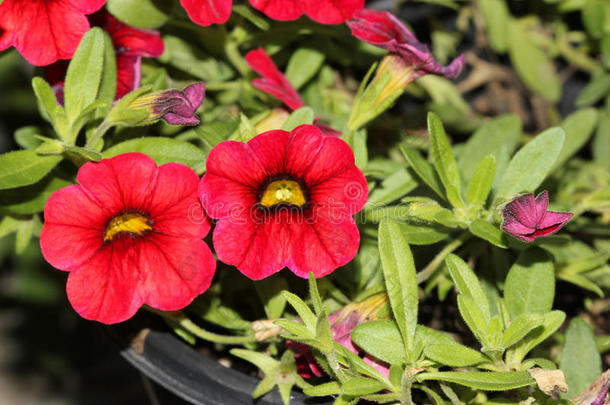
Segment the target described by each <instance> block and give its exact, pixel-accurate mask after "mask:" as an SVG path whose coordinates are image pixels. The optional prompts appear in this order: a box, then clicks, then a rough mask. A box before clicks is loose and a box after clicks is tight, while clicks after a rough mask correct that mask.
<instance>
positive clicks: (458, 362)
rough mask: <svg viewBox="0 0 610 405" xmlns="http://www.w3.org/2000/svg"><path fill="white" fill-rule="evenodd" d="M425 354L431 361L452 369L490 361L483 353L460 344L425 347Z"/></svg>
mask: <svg viewBox="0 0 610 405" xmlns="http://www.w3.org/2000/svg"><path fill="white" fill-rule="evenodd" d="M424 353H425V354H426V357H428V358H429V359H431V360H433V361H435V362H437V363H439V364H443V365H446V366H450V367H467V366H474V365H476V364H480V363H486V362H489V361H490V360H489V358H488V357H487V356H485V355H483V354H482V353H480V352H478V351H476V350H474V349H471V348H469V347H466V346H463V345H461V344H458V343H452V344H433V345H428V346H424Z"/></svg>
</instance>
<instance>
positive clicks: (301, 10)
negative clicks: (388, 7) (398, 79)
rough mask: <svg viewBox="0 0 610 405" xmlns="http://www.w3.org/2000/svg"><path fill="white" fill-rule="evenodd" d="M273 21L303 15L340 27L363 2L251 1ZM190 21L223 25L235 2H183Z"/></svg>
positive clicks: (348, 0)
mask: <svg viewBox="0 0 610 405" xmlns="http://www.w3.org/2000/svg"><path fill="white" fill-rule="evenodd" d="M249 1H250V4H251V5H252V7H254V8H256V9H257V10H260V11H262V12H263V13H265V14H266V15H267V16H268V17H270V18H273V19H274V20H283V21H286V20H296V19H297V18H299V17H300V16H302V15H303V14H305V15H307V16H308V17H309V18H311V19H312V20H314V21H317V22H319V23H322V24H339V23H342V22H344V21H345V20H347V19H348V18H350V17H351V16H352V15H353V14H354V12H356V11H358V10H360V9H361V8H362V7H364V0H249ZM180 4H182V7H184V9H185V10H186V12H187V14H188V15H189V18H190V19H191V20H192V21H193V22H194V23H196V24H199V25H204V26H206V25H210V24H222V23H224V22H226V21H227V20H228V19H229V16H230V15H231V6H232V4H233V0H180Z"/></svg>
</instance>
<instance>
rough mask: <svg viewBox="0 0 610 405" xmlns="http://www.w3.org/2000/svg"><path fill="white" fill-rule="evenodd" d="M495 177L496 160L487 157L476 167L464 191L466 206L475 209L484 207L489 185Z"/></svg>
mask: <svg viewBox="0 0 610 405" xmlns="http://www.w3.org/2000/svg"><path fill="white" fill-rule="evenodd" d="M495 175H496V159H495V158H494V157H493V155H487V156H485V157H484V158H483V160H481V162H480V163H479V165H478V166H477V168H476V170H475V171H474V174H473V175H472V179H470V183H468V190H467V191H466V199H467V200H468V204H469V205H472V206H475V207H484V206H485V201H487V196H488V195H489V192H490V191H491V185H492V183H493V181H494V177H495Z"/></svg>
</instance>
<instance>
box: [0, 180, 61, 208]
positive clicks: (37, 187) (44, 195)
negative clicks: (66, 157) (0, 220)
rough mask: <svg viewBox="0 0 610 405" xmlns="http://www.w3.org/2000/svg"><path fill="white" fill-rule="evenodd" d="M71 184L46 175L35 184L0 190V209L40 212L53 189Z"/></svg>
mask: <svg viewBox="0 0 610 405" xmlns="http://www.w3.org/2000/svg"><path fill="white" fill-rule="evenodd" d="M70 184H72V183H71V182H70V181H68V180H65V179H62V178H59V177H54V176H52V175H51V176H47V177H45V178H44V179H43V180H42V181H39V182H38V183H36V184H33V185H30V186H26V187H19V188H12V189H8V190H2V191H0V209H2V210H3V211H8V212H10V213H12V214H17V215H28V214H35V213H37V212H41V211H42V210H43V209H44V206H45V204H46V202H47V200H48V199H49V197H50V196H51V194H53V193H54V192H55V191H57V190H59V189H60V188H62V187H66V186H69V185H70Z"/></svg>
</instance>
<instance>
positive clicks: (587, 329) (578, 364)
mask: <svg viewBox="0 0 610 405" xmlns="http://www.w3.org/2000/svg"><path fill="white" fill-rule="evenodd" d="M559 367H560V368H561V370H562V371H563V373H564V374H565V376H566V382H567V383H568V392H567V393H565V394H562V397H564V398H571V397H574V396H576V395H578V394H580V393H582V392H583V391H584V390H586V389H587V388H588V387H589V385H591V383H592V382H593V381H595V379H596V378H597V377H599V375H600V374H601V372H602V361H601V356H600V354H599V352H598V351H597V346H596V344H595V336H594V335H593V329H592V328H591V326H589V324H587V323H586V322H585V321H584V320H582V319H581V318H578V317H576V318H574V319H572V321H571V322H570V326H568V330H567V331H566V340H565V345H564V347H563V352H562V354H561V362H560V364H559Z"/></svg>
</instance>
